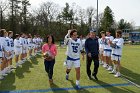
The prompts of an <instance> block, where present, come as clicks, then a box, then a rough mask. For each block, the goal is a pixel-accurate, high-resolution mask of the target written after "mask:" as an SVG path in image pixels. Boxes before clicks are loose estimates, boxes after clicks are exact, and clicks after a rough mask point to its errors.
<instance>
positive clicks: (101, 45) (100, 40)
mask: <svg viewBox="0 0 140 93" xmlns="http://www.w3.org/2000/svg"><path fill="white" fill-rule="evenodd" d="M98 42H99V53H100V55H101V54H103V53H104V44H105V40H103V39H102V38H100V39H98Z"/></svg>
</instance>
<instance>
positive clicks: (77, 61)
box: [66, 58, 80, 69]
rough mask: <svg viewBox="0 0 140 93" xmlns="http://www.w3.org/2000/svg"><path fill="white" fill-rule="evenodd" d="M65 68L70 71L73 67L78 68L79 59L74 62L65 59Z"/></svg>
mask: <svg viewBox="0 0 140 93" xmlns="http://www.w3.org/2000/svg"><path fill="white" fill-rule="evenodd" d="M66 66H67V68H68V69H71V68H72V67H73V66H74V68H78V67H80V58H79V59H77V60H75V59H74V60H69V59H68V58H67V61H66Z"/></svg>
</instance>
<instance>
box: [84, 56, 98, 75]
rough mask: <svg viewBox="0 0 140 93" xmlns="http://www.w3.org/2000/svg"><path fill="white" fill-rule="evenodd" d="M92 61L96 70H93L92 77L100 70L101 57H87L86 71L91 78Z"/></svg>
mask: <svg viewBox="0 0 140 93" xmlns="http://www.w3.org/2000/svg"><path fill="white" fill-rule="evenodd" d="M92 61H94V70H93V73H92V75H96V74H97V73H98V68H99V57H98V55H96V56H92V57H88V56H87V62H86V70H87V75H88V76H89V77H91V70H90V66H91V63H92Z"/></svg>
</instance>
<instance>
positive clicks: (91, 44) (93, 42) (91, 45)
mask: <svg viewBox="0 0 140 93" xmlns="http://www.w3.org/2000/svg"><path fill="white" fill-rule="evenodd" d="M85 50H86V53H87V54H88V53H91V55H92V56H95V55H98V54H99V43H98V38H93V39H92V38H88V39H87V40H86V42H85Z"/></svg>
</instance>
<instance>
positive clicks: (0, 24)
mask: <svg viewBox="0 0 140 93" xmlns="http://www.w3.org/2000/svg"><path fill="white" fill-rule="evenodd" d="M7 8H8V3H7V0H5V1H4V2H3V1H0V28H3V12H4V11H5V10H6V9H7Z"/></svg>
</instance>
